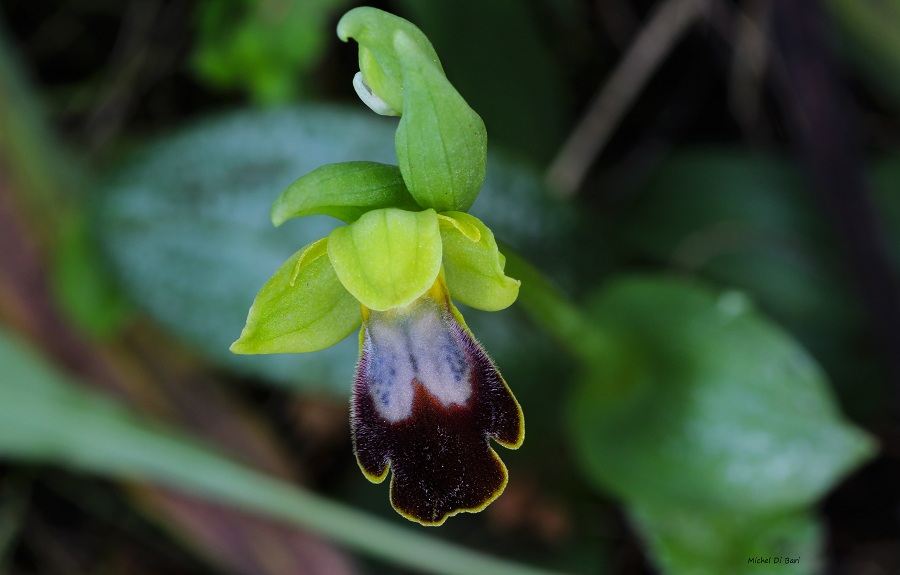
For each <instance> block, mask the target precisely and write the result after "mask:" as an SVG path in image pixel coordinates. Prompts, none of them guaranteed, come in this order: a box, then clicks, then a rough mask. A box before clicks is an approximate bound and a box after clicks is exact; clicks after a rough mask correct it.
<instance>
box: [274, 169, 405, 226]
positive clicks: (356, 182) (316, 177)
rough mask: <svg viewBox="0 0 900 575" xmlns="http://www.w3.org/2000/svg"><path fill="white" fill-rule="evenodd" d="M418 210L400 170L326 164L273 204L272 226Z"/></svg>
mask: <svg viewBox="0 0 900 575" xmlns="http://www.w3.org/2000/svg"><path fill="white" fill-rule="evenodd" d="M388 207H395V208H402V209H409V210H416V209H419V205H418V204H417V203H416V200H414V199H413V197H412V196H411V195H410V194H409V191H408V190H407V189H406V184H404V183H403V177H402V176H401V174H400V169H399V168H398V167H397V166H392V165H390V164H379V163H378V162H341V163H338V164H327V165H324V166H322V167H320V168H317V169H315V170H313V171H312V172H310V173H308V174H306V175H305V176H303V177H301V178H300V179H298V180H297V181H295V182H294V183H293V184H291V185H290V186H288V188H287V189H286V190H285V191H283V192H282V193H281V195H280V196H278V198H277V199H276V200H275V203H274V204H272V213H271V215H272V223H273V224H275V225H276V226H280V225H281V224H283V223H284V222H285V221H287V220H289V219H291V218H297V217H302V216H312V215H322V214H323V215H326V216H332V217H335V218H337V219H339V220H341V221H343V222H346V223H348V224H349V223H352V222H355V221H356V220H358V219H359V217H360V216H361V215H363V214H364V213H366V212H368V211H370V210H375V209H379V208H388Z"/></svg>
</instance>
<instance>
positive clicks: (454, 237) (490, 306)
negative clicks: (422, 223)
mask: <svg viewBox="0 0 900 575" xmlns="http://www.w3.org/2000/svg"><path fill="white" fill-rule="evenodd" d="M438 223H439V225H440V231H441V241H442V243H443V250H444V255H443V265H444V275H445V278H446V280H447V287H448V288H449V290H450V295H451V296H452V297H453V299H454V300H456V301H459V302H462V303H464V304H466V305H468V306H471V307H474V308H477V309H481V310H485V311H497V310H501V309H504V308H507V307H509V306H511V305H512V304H513V302H514V301H516V297H518V295H519V284H520V283H521V282H519V281H518V280H514V279H512V278H511V277H509V276H507V275H506V274H504V273H503V268H504V263H505V262H504V259H503V254H501V253H500V250H498V249H497V242H496V241H495V240H494V234H493V232H491V230H490V229H488V227H487V226H485V225H484V224H483V223H482V222H481V220H479V219H478V218H476V217H475V216H470V215H469V214H466V213H463V212H445V213H443V214H439V215H438Z"/></svg>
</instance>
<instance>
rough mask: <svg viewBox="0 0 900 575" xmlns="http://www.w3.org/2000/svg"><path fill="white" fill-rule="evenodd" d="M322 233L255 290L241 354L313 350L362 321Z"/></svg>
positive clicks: (235, 348)
mask: <svg viewBox="0 0 900 575" xmlns="http://www.w3.org/2000/svg"><path fill="white" fill-rule="evenodd" d="M327 243H328V241H327V238H322V239H321V240H318V241H316V242H314V243H312V244H309V245H308V246H306V247H304V248H303V249H301V250H300V251H298V252H297V253H295V254H294V255H293V256H291V257H290V259H288V260H287V261H286V262H284V264H283V265H282V266H281V267H280V268H278V271H276V272H275V275H273V276H272V277H271V278H269V281H267V282H266V284H265V285H264V286H263V287H262V289H260V290H259V293H258V294H257V295H256V299H255V300H254V301H253V305H252V306H251V307H250V313H249V314H248V315H247V324H246V325H245V326H244V330H243V331H242V332H241V337H240V338H239V339H238V340H237V341H236V342H234V343H233V344H231V351H232V352H233V353H240V354H256V353H300V352H310V351H318V350H320V349H325V348H326V347H330V346H332V345H334V344H336V343H337V342H339V341H341V340H342V339H344V338H345V337H347V336H348V335H350V334H351V333H353V331H354V330H356V329H358V328H359V326H360V323H361V322H362V313H361V310H360V307H359V302H358V301H356V298H354V297H353V296H352V295H350V292H348V291H347V290H346V289H345V288H344V286H343V285H341V282H340V280H338V277H337V274H335V271H334V268H333V267H332V266H331V261H330V260H329V259H328V257H327V250H328V248H327Z"/></svg>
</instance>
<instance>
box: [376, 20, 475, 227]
mask: <svg viewBox="0 0 900 575" xmlns="http://www.w3.org/2000/svg"><path fill="white" fill-rule="evenodd" d="M394 46H395V49H396V52H397V54H399V55H400V63H401V70H402V72H403V89H404V98H403V114H402V117H401V118H400V124H399V125H398V126H397V135H396V137H395V140H394V145H395V148H396V151H397V160H398V163H399V164H400V172H401V173H402V174H403V179H404V181H405V182H406V187H407V188H408V189H409V192H410V194H412V196H413V197H414V198H415V199H416V201H417V202H418V203H419V205H420V206H422V207H425V208H434V209H435V210H436V211H438V212H443V211H449V210H453V211H466V210H468V209H469V207H471V205H472V203H473V202H474V201H475V198H476V197H477V196H478V192H479V191H480V190H481V185H482V184H483V183H484V177H485V174H486V172H487V132H486V130H485V127H484V122H482V120H481V117H480V116H479V115H478V114H476V113H475V111H474V110H473V109H472V108H470V107H469V105H468V104H466V101H465V100H463V97H462V96H460V95H459V92H457V91H456V89H455V88H454V87H453V85H452V84H450V82H449V80H447V77H446V76H444V73H443V72H442V71H441V70H440V69H439V68H437V67H436V66H435V65H434V64H433V63H432V62H431V60H430V59H429V58H428V56H427V54H426V53H425V52H423V51H422V50H421V49H420V48H419V46H418V44H417V43H416V42H415V41H414V40H413V39H412V38H411V37H410V36H408V35H407V34H406V33H405V32H403V31H398V32H396V33H395V35H394Z"/></svg>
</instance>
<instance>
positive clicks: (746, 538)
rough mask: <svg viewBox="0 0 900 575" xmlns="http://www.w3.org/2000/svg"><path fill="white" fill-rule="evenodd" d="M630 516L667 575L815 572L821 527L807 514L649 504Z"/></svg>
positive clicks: (799, 573)
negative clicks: (710, 510) (716, 511)
mask: <svg viewBox="0 0 900 575" xmlns="http://www.w3.org/2000/svg"><path fill="white" fill-rule="evenodd" d="M629 515H630V516H631V518H632V520H633V521H634V523H635V526H636V527H637V528H638V530H639V531H640V532H641V534H642V535H643V538H644V540H645V541H646V542H647V544H648V546H649V548H650V551H651V552H652V556H653V559H654V561H655V562H656V563H657V565H659V567H660V570H661V571H662V572H663V573H666V574H667V575H707V574H716V573H730V574H734V575H757V574H769V573H771V574H784V575H807V574H811V573H819V572H820V568H821V562H820V560H819V555H820V553H821V546H822V532H823V529H822V527H821V526H820V525H819V523H818V521H816V519H815V518H814V517H812V516H811V514H809V513H807V512H797V511H790V512H788V513H783V514H778V515H773V516H767V517H748V516H745V515H740V514H737V515H734V514H718V515H716V514H709V513H703V512H698V511H697V510H696V509H693V508H690V507H687V508H684V507H682V508H678V507H670V508H666V509H660V508H656V507H649V506H648V507H637V508H633V509H631V510H630V513H629Z"/></svg>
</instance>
